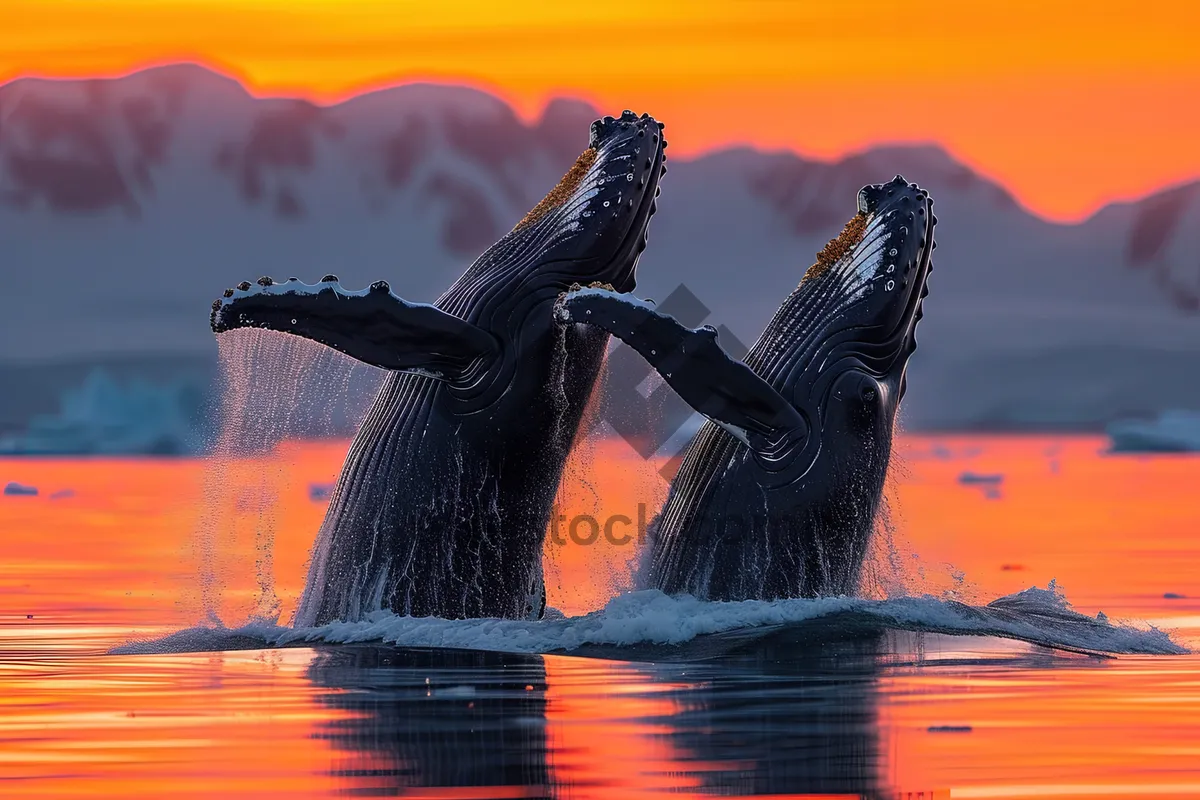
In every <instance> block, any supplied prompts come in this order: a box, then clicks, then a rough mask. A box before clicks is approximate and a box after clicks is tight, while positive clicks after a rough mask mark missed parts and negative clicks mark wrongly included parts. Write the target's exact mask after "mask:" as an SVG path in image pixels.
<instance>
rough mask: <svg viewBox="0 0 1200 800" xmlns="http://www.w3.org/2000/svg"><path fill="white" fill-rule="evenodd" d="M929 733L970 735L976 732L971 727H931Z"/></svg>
mask: <svg viewBox="0 0 1200 800" xmlns="http://www.w3.org/2000/svg"><path fill="white" fill-rule="evenodd" d="M926 730H927V731H928V732H929V733H970V732H971V731H972V730H974V729H973V728H972V727H971V726H970V725H930V726H929V727H928V728H927V729H926Z"/></svg>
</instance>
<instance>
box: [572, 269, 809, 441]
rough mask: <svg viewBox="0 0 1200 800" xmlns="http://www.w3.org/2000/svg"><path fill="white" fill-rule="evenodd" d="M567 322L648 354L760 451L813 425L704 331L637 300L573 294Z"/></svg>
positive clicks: (700, 405) (677, 385) (697, 403)
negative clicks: (596, 329)
mask: <svg viewBox="0 0 1200 800" xmlns="http://www.w3.org/2000/svg"><path fill="white" fill-rule="evenodd" d="M554 317H555V319H556V320H557V321H558V322H560V323H563V324H566V323H571V322H577V323H587V324H589V325H595V326H597V327H600V328H603V329H604V330H606V331H608V332H609V333H611V334H613V335H614V336H616V337H618V338H619V339H621V340H622V341H624V342H625V343H626V344H628V345H629V346H630V347H632V348H633V349H634V350H637V351H638V352H639V353H641V355H642V357H643V358H645V359H646V360H647V361H648V362H649V363H650V365H651V366H652V367H654V369H655V370H657V371H658V373H659V374H660V375H662V377H663V380H665V381H666V382H667V384H669V385H670V387H671V388H672V389H674V390H675V391H676V392H677V393H678V394H679V396H680V397H682V398H683V399H684V401H686V402H687V403H688V405H690V406H691V407H692V408H694V409H696V410H697V411H699V412H700V413H701V414H703V415H704V416H706V417H708V418H709V419H711V420H712V421H713V422H715V423H717V424H718V425H720V426H721V427H723V428H725V429H726V430H727V431H729V432H730V433H732V434H733V435H734V436H736V437H737V438H738V439H740V440H741V441H742V442H744V443H745V444H747V445H749V446H750V447H751V448H753V449H755V450H759V449H762V448H761V446H762V445H764V444H766V443H768V442H778V441H779V440H780V438H781V436H784V435H786V436H788V437H789V438H791V437H795V436H797V435H798V436H804V435H806V433H807V430H808V425H807V423H806V422H805V420H804V417H803V416H801V414H800V412H798V411H797V410H796V409H795V408H794V407H793V406H792V405H791V403H789V402H788V401H787V400H786V399H784V397H783V396H782V395H781V394H779V392H777V391H775V389H774V387H772V386H771V385H770V384H769V383H767V382H766V381H764V380H763V379H762V378H760V377H759V376H758V375H756V374H755V373H754V371H753V370H751V369H750V367H748V366H746V365H745V364H744V363H742V362H741V361H738V360H737V359H735V358H733V357H731V356H730V355H729V354H728V353H726V352H725V351H724V350H723V349H721V345H720V344H719V343H718V342H717V332H716V330H714V329H713V328H711V327H709V326H707V325H705V326H703V327H701V328H696V329H692V328H688V327H685V326H683V325H681V324H680V323H679V322H678V321H677V320H676V319H675V318H674V317H671V316H668V315H666V314H660V313H659V312H657V311H655V310H654V307H653V306H652V305H651V304H650V303H647V302H645V301H643V300H639V299H637V298H636V297H633V296H631V295H622V294H617V293H616V292H612V291H609V290H607V289H600V288H589V289H574V290H572V291H570V292H567V293H565V294H563V295H562V296H561V297H560V298H559V300H558V302H557V304H556V305H555V307H554Z"/></svg>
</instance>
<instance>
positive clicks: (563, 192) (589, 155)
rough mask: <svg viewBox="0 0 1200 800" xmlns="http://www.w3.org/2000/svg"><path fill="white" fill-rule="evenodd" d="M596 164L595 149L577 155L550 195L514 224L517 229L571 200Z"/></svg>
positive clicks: (591, 148)
mask: <svg viewBox="0 0 1200 800" xmlns="http://www.w3.org/2000/svg"><path fill="white" fill-rule="evenodd" d="M595 163H596V148H594V147H589V148H588V149H587V150H584V151H583V152H582V153H580V154H579V158H577V159H575V163H574V164H573V165H572V166H571V168H570V169H569V170H567V174H566V175H563V176H562V180H560V181H559V182H558V185H557V186H555V187H554V188H553V189H551V190H550V193H549V194H547V195H546V196H545V197H543V198H542V199H541V200H540V201H539V202H538V204H537V205H536V206H534V207H533V208H532V209H530V211H529V213H528V214H526V215H525V216H524V217H523V218H522V219H521V221H520V222H518V223H517V224H516V227H514V228H513V230H516V229H517V228H523V227H525V226H526V225H532V224H533V223H535V222H537V221H538V220H539V219H541V218H542V217H544V216H546V212H548V211H549V210H550V209H552V208H555V207H557V206H561V205H562V204H563V203H565V202H567V200H569V199H570V198H571V195H572V194H574V193H575V190H576V189H578V188H579V184H580V183H582V182H583V177H584V176H585V175H587V173H588V170H589V169H591V168H592V165H593V164H595Z"/></svg>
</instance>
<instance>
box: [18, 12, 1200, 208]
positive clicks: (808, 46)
mask: <svg viewBox="0 0 1200 800" xmlns="http://www.w3.org/2000/svg"><path fill="white" fill-rule="evenodd" d="M3 8H4V13H3V22H2V24H0V81H2V80H8V79H11V78H14V77H17V76H20V75H28V74H35V75H47V76H71V77H74V76H87V75H111V74H119V73H122V72H125V71H128V70H130V69H134V68H136V67H139V66H144V65H147V64H153V63H162V62H169V61H180V60H192V61H201V62H203V63H206V64H209V65H212V66H214V67H216V68H217V69H219V70H221V71H223V72H226V73H228V74H232V75H235V76H237V77H239V78H240V79H242V81H243V82H244V83H246V84H247V85H248V86H249V87H250V88H251V90H252V91H254V92H256V93H259V94H296V93H298V94H303V95H306V96H309V97H312V98H314V99H317V100H319V101H334V100H337V99H339V98H342V97H345V96H347V95H349V94H353V93H356V92H359V91H363V90H365V89H369V88H373V87H378V86H381V85H386V84H390V83H396V82H402V81H406V80H415V79H425V80H430V79H432V80H437V81H444V82H461V83H470V84H474V85H478V86H482V87H484V88H486V89H489V90H492V91H495V92H497V93H498V94H500V95H501V96H503V97H505V98H506V99H508V100H509V101H511V102H512V103H513V104H514V105H516V106H517V107H518V108H519V109H520V111H521V112H522V113H523V114H525V115H528V116H532V115H535V114H536V113H537V112H538V110H539V109H540V108H541V106H542V105H543V104H544V102H545V101H546V99H547V98H548V97H551V96H554V95H560V94H565V95H575V96H580V97H584V98H586V99H588V100H590V101H592V102H594V103H595V104H597V105H598V106H599V107H601V108H603V109H605V110H606V111H614V110H615V111H620V110H621V109H622V108H625V107H632V108H635V109H637V110H638V111H641V110H648V111H650V112H652V113H653V114H655V115H656V116H657V117H658V118H659V119H663V120H666V121H667V123H668V125H669V132H670V134H671V144H672V147H673V148H674V149H677V150H678V152H680V153H695V152H699V151H703V150H707V149H712V148H715V147H720V146H722V145H727V144H731V143H739V142H741V143H752V144H755V145H758V146H760V147H766V148H791V149H794V150H797V151H799V152H801V153H805V154H809V155H816V156H822V157H834V156H837V155H840V154H842V153H845V152H847V151H852V150H855V149H858V148H861V147H863V146H865V145H868V144H871V143H874V142H880V141H938V142H940V143H942V144H943V145H944V146H945V147H946V148H947V149H949V150H950V151H951V152H952V153H954V154H955V155H956V156H958V157H959V158H962V159H964V160H965V161H967V162H968V163H970V164H971V165H973V166H975V167H976V168H977V169H979V170H981V171H983V172H985V173H986V174H988V175H990V176H992V177H994V178H996V179H998V180H1000V181H1002V182H1003V183H1005V184H1006V185H1008V186H1009V187H1010V188H1011V189H1012V190H1013V191H1014V192H1015V193H1016V194H1017V195H1018V197H1019V198H1020V199H1021V200H1022V201H1023V202H1024V203H1025V204H1026V205H1027V206H1028V207H1030V208H1032V209H1033V210H1035V211H1038V212H1040V213H1042V214H1044V215H1047V216H1051V217H1055V218H1058V219H1078V218H1080V217H1082V216H1084V215H1086V214H1087V213H1089V212H1091V211H1092V210H1094V209H1095V208H1096V207H1098V206H1099V205H1101V204H1103V203H1104V202H1107V201H1110V200H1114V199H1121V198H1132V197H1136V196H1138V195H1141V194H1144V193H1146V192H1148V191H1151V190H1153V189H1156V188H1158V187H1160V186H1162V185H1164V184H1168V183H1174V182H1179V181H1181V180H1186V179H1189V178H1195V177H1200V146H1197V142H1198V141H1200V46H1197V45H1196V41H1197V39H1196V37H1197V35H1198V32H1200V4H1198V3H1196V2H1194V0H1171V1H1165V0H1164V1H1159V0H1142V1H1141V2H1135V3H1130V2H1125V1H1123V2H1120V3H1114V2H1110V1H1109V0H1090V1H1089V2H1057V3H1056V2H1050V1H1049V0H971V1H970V2H964V1H963V0H959V1H958V2H944V0H922V1H921V2H918V3H898V2H895V0H886V1H884V0H856V2H854V3H853V4H851V3H849V2H844V1H843V0H823V1H822V2H785V1H784V0H741V1H740V2H731V1H730V0H715V1H714V0H678V1H677V0H656V2H654V3H645V4H629V3H604V2H589V3H586V4H584V3H579V4H574V3H546V2H538V3H517V2H477V1H472V2H456V3H450V2H436V1H435V0H422V2H396V1H395V0H391V1H385V0H105V1H104V2H96V0H3ZM913 177H916V176H913Z"/></svg>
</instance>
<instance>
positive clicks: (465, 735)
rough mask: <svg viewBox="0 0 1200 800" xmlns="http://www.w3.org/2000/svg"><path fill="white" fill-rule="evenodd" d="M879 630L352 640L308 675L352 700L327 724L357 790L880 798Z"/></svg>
mask: <svg viewBox="0 0 1200 800" xmlns="http://www.w3.org/2000/svg"><path fill="white" fill-rule="evenodd" d="M882 644H883V642H882V639H881V638H880V637H873V636H871V637H858V638H852V639H839V638H837V637H836V636H831V637H829V638H828V639H827V640H826V641H820V642H817V643H814V642H812V641H807V642H806V643H804V644H803V646H800V645H797V643H795V642H794V641H791V642H787V641H782V642H761V641H760V642H758V643H756V644H755V645H754V648H753V650H752V651H751V652H749V653H748V654H746V655H738V654H736V653H733V654H728V655H726V656H723V657H722V658H720V659H714V660H710V661H705V662H702V663H658V664H648V663H628V662H615V661H607V660H600V659H586V658H571V657H561V656H545V657H543V656H514V655H503V654H497V653H483V652H475V651H447V650H441V651H438V650H419V651H415V650H396V649H390V648H382V647H352V648H338V649H333V650H328V651H325V652H323V653H321V654H320V655H318V657H317V659H316V660H315V661H314V662H313V664H312V665H311V667H310V668H309V677H310V679H311V680H313V682H314V683H316V684H317V685H318V686H320V687H324V688H327V689H329V690H331V691H330V692H329V693H327V694H325V695H324V696H323V697H322V702H323V703H324V704H326V705H328V706H329V707H331V708H335V709H338V710H340V711H344V712H348V713H347V715H346V717H345V718H342V719H339V720H337V721H333V722H328V723H325V724H324V731H323V732H322V734H321V735H322V736H324V737H326V738H327V739H328V740H329V742H330V743H331V745H332V746H333V748H334V749H335V751H336V754H335V760H334V764H335V766H334V769H333V774H334V776H335V777H336V778H338V779H339V780H340V781H341V782H343V783H344V785H345V789H346V791H348V792H350V793H352V794H355V795H360V796H387V795H395V794H398V793H404V792H405V790H409V789H417V788H426V789H437V790H438V794H437V796H439V797H441V796H443V794H445V793H446V792H449V791H450V790H451V789H465V790H467V791H466V792H465V793H464V796H471V797H542V796H551V795H558V794H561V793H562V792H563V791H567V792H568V793H569V794H574V793H577V792H582V793H583V794H586V795H588V796H611V797H614V798H616V797H625V796H627V794H628V792H630V791H633V790H635V789H637V790H639V792H640V793H645V792H646V790H647V789H648V788H651V787H654V788H656V789H658V790H661V791H662V792H663V793H668V792H678V791H679V790H681V789H692V790H698V791H701V792H704V793H714V792H715V793H719V794H729V793H730V792H732V793H735V794H739V795H756V794H769V795H779V794H784V793H822V794H829V793H835V794H850V795H858V796H863V797H874V796H877V795H878V794H879V792H880V791H881V789H882V787H881V786H880V784H879V778H878V776H879V774H880V772H881V769H880V746H879V739H878V733H877V725H876V723H877V719H876V712H875V698H876V689H875V685H876V682H877V679H878V675H879V669H880V666H881V665H882V663H883V661H882V655H881V654H882V652H883V647H882ZM445 796H450V795H449V794H445ZM456 796H457V795H456Z"/></svg>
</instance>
